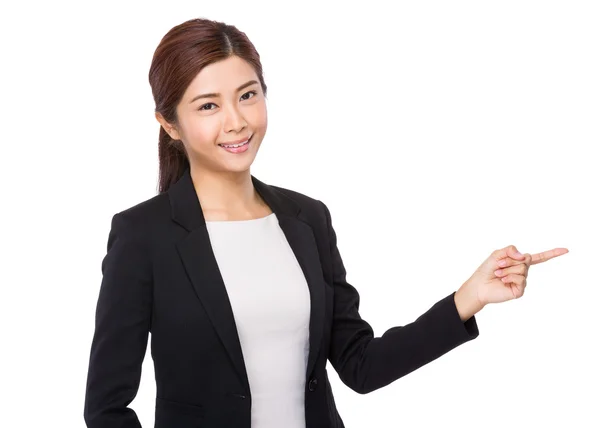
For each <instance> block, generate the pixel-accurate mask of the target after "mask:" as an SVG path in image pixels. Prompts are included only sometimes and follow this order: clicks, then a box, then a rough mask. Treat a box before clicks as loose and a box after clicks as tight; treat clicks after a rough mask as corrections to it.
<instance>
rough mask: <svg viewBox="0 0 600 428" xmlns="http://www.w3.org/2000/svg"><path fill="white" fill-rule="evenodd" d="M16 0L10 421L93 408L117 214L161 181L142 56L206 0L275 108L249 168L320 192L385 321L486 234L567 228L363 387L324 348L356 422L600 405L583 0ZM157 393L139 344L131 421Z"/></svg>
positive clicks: (7, 223)
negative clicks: (478, 308)
mask: <svg viewBox="0 0 600 428" xmlns="http://www.w3.org/2000/svg"><path fill="white" fill-rule="evenodd" d="M15 7H16V6H14V5H12V6H10V5H9V6H3V10H2V12H1V13H0V16H2V18H0V19H1V20H2V22H1V25H0V28H1V30H0V31H1V32H2V34H1V42H0V43H1V44H2V46H1V48H2V60H1V62H2V66H1V73H2V79H0V84H1V85H2V88H1V90H2V92H1V93H2V103H0V105H1V109H2V119H3V120H2V125H3V126H2V144H3V150H2V153H3V154H2V168H1V174H2V184H3V186H2V190H3V196H4V197H3V198H2V200H3V203H2V206H3V208H2V210H1V212H2V221H1V225H2V231H1V232H2V258H1V260H2V269H1V275H2V278H1V281H0V284H1V287H2V296H1V298H0V305H1V307H0V317H1V319H0V325H1V328H2V330H1V332H2V336H1V337H2V342H1V343H2V345H1V346H2V352H1V354H0V355H1V358H2V360H1V365H0V370H1V381H0V383H1V384H2V388H1V391H2V394H3V397H2V410H1V411H0V426H3V427H41V426H60V427H65V428H67V427H83V426H84V421H83V399H84V393H85V380H86V376H87V365H88V359H89V351H90V345H91V340H92V335H93V327H94V324H93V323H94V311H95V305H96V299H97V296H98V291H99V286H100V282H101V271H100V262H101V260H102V257H103V256H104V255H105V252H106V243H107V238H108V232H109V227H110V219H111V217H112V215H113V214H114V213H116V212H118V211H121V210H124V209H126V208H127V207H129V206H132V205H135V204H137V203H139V202H141V201H143V200H145V199H148V198H151V197H152V196H154V195H155V194H156V189H157V178H158V175H157V173H158V159H157V144H158V131H159V125H158V123H157V122H156V120H155V118H154V115H153V111H154V103H153V99H152V95H151V91H150V86H149V84H148V70H149V67H150V62H151V59H152V54H153V52H154V49H155V48H156V46H157V45H158V43H159V41H160V39H161V38H162V36H163V35H164V34H165V33H166V32H167V31H168V30H169V29H170V28H172V27H173V26H175V25H177V24H180V23H182V22H183V21H186V20H188V19H191V18H196V17H204V18H209V19H215V20H220V21H225V22H227V23H228V24H233V25H235V26H237V27H238V28H239V29H240V30H242V31H244V32H245V33H246V34H247V35H248V36H249V38H250V40H251V41H252V42H253V43H254V44H255V46H256V48H257V49H258V51H259V53H260V55H261V58H262V61H263V66H264V70H265V79H266V83H267V85H268V93H267V96H268V101H267V105H268V111H269V129H268V131H267V135H266V137H265V139H264V141H263V144H262V147H261V149H260V152H259V154H258V157H257V159H256V161H255V163H254V164H253V166H252V174H253V175H255V176H256V177H258V178H259V179H261V180H262V181H265V182H266V183H269V184H274V185H278V186H282V187H287V188H290V189H293V190H296V191H299V192H302V193H305V194H307V195H309V196H312V197H315V198H317V199H321V200H322V201H323V202H325V203H326V204H327V205H328V207H329V208H330V210H331V213H332V218H333V224H334V227H335V229H336V232H337V235H338V244H339V249H340V252H341V254H342V256H343V259H344V263H345V265H346V268H347V271H348V277H347V279H348V281H349V282H350V283H352V284H353V285H354V286H355V287H356V288H357V289H358V290H359V292H360V295H361V304H360V312H361V315H362V316H363V318H364V319H366V320H368V321H369V322H370V324H371V325H372V327H373V328H374V330H375V334H376V335H377V336H380V335H381V334H383V333H384V332H385V331H386V330H387V329H388V328H390V327H393V326H397V325H403V324H406V323H409V322H412V321H413V320H414V319H416V318H417V317H418V316H419V315H420V314H421V313H423V312H424V311H426V310H427V309H428V308H429V307H430V306H431V305H433V303H435V302H436V301H438V300H439V299H441V298H442V297H444V296H446V295H447V294H449V293H451V292H452V291H454V290H456V289H458V287H459V286H460V285H461V284H462V283H463V282H464V281H465V280H466V279H467V278H468V277H469V276H470V275H471V274H472V273H473V271H474V270H475V269H476V268H477V267H478V266H479V265H480V264H481V263H482V262H483V260H485V258H487V257H488V256H489V254H490V253H491V252H492V251H494V250H495V249H498V248H502V247H504V246H506V245H510V244H514V245H516V246H517V248H518V249H519V250H521V251H522V252H530V253H535V252H541V251H544V250H549V249H552V248H556V247H566V248H568V249H569V250H570V252H569V253H568V254H566V255H564V256H561V257H558V258H556V259H553V260H550V261H548V262H546V263H542V264H539V265H535V266H532V267H531V269H530V272H529V278H528V286H527V290H526V292H525V295H524V296H523V298H521V299H519V300H516V301H510V302H507V303H502V304H497V305H492V306H488V307H486V308H485V309H484V310H483V311H482V312H480V313H479V314H477V321H478V324H479V328H480V336H479V337H478V338H477V339H476V340H474V341H471V342H468V343H466V344H464V345H463V346H460V347H458V348H456V349H454V350H453V351H451V352H449V353H448V354H446V355H444V356H443V357H441V358H440V359H438V360H435V361H433V362H432V363H430V364H428V365H426V366H424V367H422V368H421V369H419V370H417V371H415V372H413V373H411V374H409V375H407V376H406V377H404V378H402V379H399V380H398V381H396V382H394V383H392V384H391V385H389V386H387V387H385V388H382V389H379V390H377V391H374V392H372V393H370V394H367V395H359V394H356V393H355V392H353V391H352V390H350V389H349V388H347V387H346V386H345V385H344V384H342V383H341V381H340V380H339V377H338V376H337V374H336V373H335V371H334V369H333V367H332V366H331V365H329V363H328V366H327V368H328V373H329V377H330V380H331V383H332V387H333V392H334V395H335V400H336V403H337V406H338V410H339V412H340V415H341V417H342V419H343V420H344V423H345V425H346V427H347V428H360V427H367V426H368V427H378V428H383V427H413V428H416V427H432V426H439V425H444V426H452V427H461V428H467V427H482V426H483V427H505V426H511V427H513V428H517V427H532V426H546V425H549V424H551V425H552V426H578V427H579V426H581V427H589V426H600V416H599V415H598V410H595V409H597V405H598V402H599V401H600V393H599V392H598V385H599V384H600V370H599V368H598V366H599V365H598V361H600V353H599V351H598V339H599V337H600V334H599V332H598V328H599V327H600V322H599V321H598V298H599V296H600V294H599V291H598V288H599V285H600V281H599V279H598V278H599V275H598V273H597V267H598V265H599V264H598V259H599V256H600V251H598V242H599V238H600V231H599V226H598V219H599V218H600V210H599V208H598V200H597V199H598V184H599V183H600V168H599V166H598V163H599V158H598V154H597V153H598V146H599V143H600V127H599V122H600V79H599V76H600V56H599V52H600V51H599V49H600V26H599V25H598V22H600V9H599V6H598V3H597V2H595V1H573V0H571V1H562V2H559V1H548V0H544V1H523V0H520V1H502V2H482V1H452V2H448V1H436V2H434V1H420V2H404V3H402V2H383V1H382V2H377V1H369V2H363V3H356V4H350V3H348V2H343V3H342V2H339V3H336V2H333V1H319V2H315V3H310V2H306V1H305V2H302V3H293V4H292V3H288V2H279V3H277V4H275V3H272V4H271V3H267V2H260V1H256V0H255V1H251V2H235V3H234V2H231V1H228V2H221V1H211V2H208V1H206V2H199V1H189V2H176V1H170V2H154V3H152V2H144V3H142V2H125V1H119V2H101V3H95V4H91V3H90V2H73V3H71V4H68V3H65V2H37V3H36V2H27V3H25V2H23V3H19V6H18V7H19V9H14V8H15ZM11 8H12V9H11ZM148 349H149V347H148ZM155 392H156V388H155V384H154V373H153V366H152V360H151V357H150V354H149V353H148V354H147V357H146V359H145V361H144V366H143V376H142V380H141V386H140V389H139V393H138V396H137V397H136V399H135V400H134V402H133V403H132V407H133V408H134V409H135V410H136V411H137V413H138V416H139V418H140V420H141V421H142V425H143V426H144V427H152V426H153V423H154V396H155Z"/></svg>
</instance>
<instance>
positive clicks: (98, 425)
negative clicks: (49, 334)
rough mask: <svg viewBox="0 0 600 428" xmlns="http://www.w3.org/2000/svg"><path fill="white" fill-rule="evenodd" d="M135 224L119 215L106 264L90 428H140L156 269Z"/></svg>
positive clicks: (89, 394)
mask: <svg viewBox="0 0 600 428" xmlns="http://www.w3.org/2000/svg"><path fill="white" fill-rule="evenodd" d="M134 224H135V223H134V222H133V221H131V220H128V219H127V217H125V214H123V213H119V214H115V215H114V216H113V218H112V222H111V230H110V233H109V237H108V245H107V254H106V256H105V257H104V259H103V260H102V275H103V277H102V284H101V286H100V293H99V298H98V303H97V307H96V318H95V332H94V337H93V340H92V346H91V353H90V360H89V370H88V377H87V385H86V394H85V409H84V419H85V422H86V424H87V426H88V427H89V428H109V427H119V428H140V427H141V424H140V422H139V420H138V417H137V415H136V413H135V411H134V410H133V409H131V408H129V407H127V406H128V405H129V404H130V403H131V402H132V401H133V399H134V398H135V396H136V394H137V391H138V387H139V383H140V377H141V371H142V361H143V359H144V356H145V354H146V346H147V343H148V333H149V330H150V321H151V313H152V266H151V261H150V258H149V257H148V249H147V247H145V246H144V245H143V243H142V241H141V239H140V236H138V234H136V233H135V228H134Z"/></svg>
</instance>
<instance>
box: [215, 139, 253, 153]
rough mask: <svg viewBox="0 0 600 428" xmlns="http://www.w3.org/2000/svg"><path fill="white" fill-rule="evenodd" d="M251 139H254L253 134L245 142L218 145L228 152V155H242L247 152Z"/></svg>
mask: <svg viewBox="0 0 600 428" xmlns="http://www.w3.org/2000/svg"><path fill="white" fill-rule="evenodd" d="M252 137H254V134H252V135H251V136H250V137H249V138H248V139H247V140H245V141H242V142H239V143H237V144H219V146H220V147H222V148H223V149H225V150H226V151H228V152H229V153H243V152H245V151H246V150H248V146H249V145H250V142H251V141H252Z"/></svg>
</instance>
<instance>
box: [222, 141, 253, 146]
mask: <svg viewBox="0 0 600 428" xmlns="http://www.w3.org/2000/svg"><path fill="white" fill-rule="evenodd" d="M248 141H250V139H247V140H246V141H244V142H243V143H240V144H232V145H229V146H226V145H225V144H221V147H227V148H235V147H241V146H243V145H244V144H246V143H247V142H248Z"/></svg>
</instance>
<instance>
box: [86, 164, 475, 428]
mask: <svg viewBox="0 0 600 428" xmlns="http://www.w3.org/2000/svg"><path fill="white" fill-rule="evenodd" d="M252 182H253V184H254V187H255V189H256V190H257V192H258V193H259V194H260V196H261V197H262V198H263V199H264V201H265V202H266V203H267V204H268V205H269V206H270V208H271V209H272V211H273V212H274V213H275V214H276V216H277V219H278V221H279V225H280V227H281V229H282V230H283V232H284V234H285V236H286V238H287V240H288V242H289V245H290V246H291V248H292V250H293V252H294V254H295V256H296V258H297V260H298V262H299V264H300V265H301V268H302V271H303V272H304V275H305V277H306V280H307V283H308V287H309V290H310V302H311V312H310V324H309V335H310V352H309V357H308V367H307V370H306V389H305V415H306V427H307V428H333V427H337V428H340V427H343V426H344V423H343V422H342V419H341V418H340V416H339V414H338V412H337V409H336V405H335V400H334V398H333V395H332V391H331V386H330V383H329V379H328V377H327V374H328V373H327V371H326V368H325V366H326V362H327V360H329V361H330V362H331V365H332V366H333V368H334V369H335V370H336V372H337V373H338V375H339V377H340V379H341V380H342V382H343V383H344V384H345V385H347V386H348V387H350V388H351V389H352V390H354V391H356V392H357V393H359V394H367V393H369V392H371V391H375V390H376V389H379V388H381V387H384V386H386V385H388V384H390V383H391V382H393V381H395V380H396V379H398V378H400V377H402V376H404V375H406V374H408V373H410V372H412V371H413V370H415V369H417V368H419V367H421V366H423V365H425V364H427V363H428V362H430V361H432V360H434V359H436V358H438V357H439V356H441V355H443V354H445V353H446V352H448V351H450V350H451V349H453V348H455V347H456V346H458V345H460V344H462V343H465V342H467V341H469V340H472V339H474V338H476V337H477V336H478V335H479V330H478V328H477V323H476V321H475V317H472V318H470V319H469V320H467V321H466V322H464V323H463V322H462V321H461V319H460V317H459V315H458V312H457V309H456V305H455V303H454V292H453V293H451V294H450V295H448V296H447V297H444V298H443V299H441V300H440V301H438V302H437V303H435V304H434V305H433V306H432V307H431V308H430V309H429V310H428V311H427V312H425V313H424V314H423V315H421V316H420V317H419V318H417V320H415V321H414V322H412V323H410V324H407V325H404V326H397V327H392V328H390V329H389V330H387V331H386V332H385V333H384V334H383V335H382V336H381V337H374V335H373V329H372V328H371V326H370V325H369V323H368V322H367V321H365V320H363V319H362V318H361V316H360V314H359V312H358V307H359V294H358V292H357V290H356V289H355V288H354V287H353V286H352V285H350V284H349V283H348V282H346V270H345V268H344V264H343V262H342V258H341V257H340V253H339V251H338V248H337V245H336V234H335V231H334V229H333V227H332V223H331V216H330V213H329V210H328V209H327V206H326V205H325V204H324V203H322V202H321V201H319V200H316V199H313V198H310V197H308V196H306V195H303V194H301V193H298V192H295V191H292V190H288V189H284V188H281V187H276V186H273V185H268V184H265V183H263V182H261V181H259V180H258V179H256V178H255V177H254V176H252ZM102 275H103V276H102V283H101V286H100V292H99V298H98V302H97V308H96V315H95V332H94V336H93V340H92V344H91V355H90V360H89V370H88V377H87V384H86V394H85V409H84V418H85V422H86V424H87V426H88V427H90V428H117V427H118V428H134V427H140V422H139V420H138V417H137V415H136V413H135V412H134V410H133V409H131V408H130V407H128V405H129V404H130V403H131V401H132V400H133V399H134V397H135V396H136V394H137V391H138V387H139V382H140V375H141V367H142V361H143V359H144V356H145V353H146V347H147V341H148V333H151V337H152V340H151V355H152V359H153V362H154V370H155V377H156V411H155V417H156V418H155V425H154V426H155V428H192V427H235V428H250V420H251V418H250V411H251V405H252V395H251V392H250V385H249V384H248V378H247V376H246V368H245V365H244V359H243V356H242V350H241V346H240V342H239V338H238V335H237V330H236V325H235V322H234V317H233V312H232V309H231V306H230V303H229V299H228V296H227V292H226V289H225V285H224V283H223V279H222V277H221V275H220V272H219V268H218V266H217V262H216V259H215V257H214V254H213V252H212V248H211V244H210V240H209V235H208V232H207V228H206V223H205V220H204V216H203V213H202V209H201V206H200V203H199V200H198V197H197V194H196V191H195V188H194V184H193V182H192V179H191V176H190V171H189V168H188V169H187V170H186V172H185V173H184V175H183V176H182V178H181V179H179V181H177V182H176V183H175V184H174V185H172V186H171V188H170V189H169V190H168V191H167V192H164V193H161V194H159V195H157V196H154V197H153V198H151V199H148V200H146V201H144V202H142V203H139V204H137V205H135V206H133V207H131V208H128V209H126V210H124V211H122V212H119V213H117V214H115V215H114V216H113V218H112V223H111V229H110V233H109V236H108V245H107V254H106V256H105V257H104V258H103V260H102Z"/></svg>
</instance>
